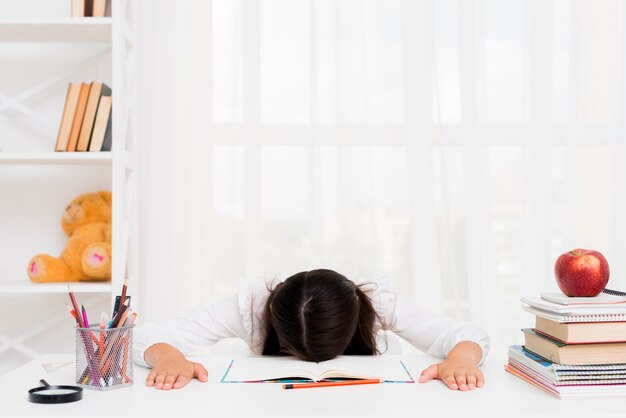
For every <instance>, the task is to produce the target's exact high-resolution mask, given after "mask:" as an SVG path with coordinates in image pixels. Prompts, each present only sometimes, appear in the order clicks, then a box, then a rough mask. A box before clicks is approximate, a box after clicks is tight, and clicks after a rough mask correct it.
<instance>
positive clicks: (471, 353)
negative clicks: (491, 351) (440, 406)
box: [419, 341, 485, 392]
mask: <svg viewBox="0 0 626 418" xmlns="http://www.w3.org/2000/svg"><path fill="white" fill-rule="evenodd" d="M481 357H482V350H481V348H480V347H479V346H478V344H476V343H473V342H470V341H463V342H460V343H458V344H457V345H456V346H454V348H453V349H452V350H450V352H449V353H448V357H447V358H446V359H445V360H444V361H442V362H441V363H437V364H433V365H431V366H429V367H427V368H426V369H424V371H422V375H421V376H420V378H419V382H420V383H425V382H428V381H429V380H432V379H439V380H441V381H443V382H444V383H445V384H446V385H448V387H449V388H450V389H452V390H461V391H463V392H465V391H468V390H474V389H476V388H481V387H483V385H484V384H485V379H484V377H483V374H482V372H481V371H480V370H479V369H478V367H477V366H476V364H478V362H479V361H480V359H481Z"/></svg>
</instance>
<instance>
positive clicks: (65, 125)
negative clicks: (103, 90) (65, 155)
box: [54, 83, 80, 151]
mask: <svg viewBox="0 0 626 418" xmlns="http://www.w3.org/2000/svg"><path fill="white" fill-rule="evenodd" d="M79 95H80V84H77V83H70V85H69V86H68V88H67V96H65V108H64V109H63V116H62V117H61V126H60V127H59V135H58V136H57V143H56V146H55V147H54V150H55V151H65V150H66V149H67V143H68V141H69V140H70V133H71V131H72V122H73V121H74V115H75V114H76V105H77V104H78V96H79Z"/></svg>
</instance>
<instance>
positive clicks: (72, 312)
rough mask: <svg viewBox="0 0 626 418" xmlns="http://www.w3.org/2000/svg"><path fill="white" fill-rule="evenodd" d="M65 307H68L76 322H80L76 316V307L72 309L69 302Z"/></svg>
mask: <svg viewBox="0 0 626 418" xmlns="http://www.w3.org/2000/svg"><path fill="white" fill-rule="evenodd" d="M65 308H66V309H67V311H68V312H69V313H70V315H72V317H73V318H74V320H75V321H76V322H78V318H76V312H74V309H72V308H71V307H70V305H68V304H67V303H66V304H65Z"/></svg>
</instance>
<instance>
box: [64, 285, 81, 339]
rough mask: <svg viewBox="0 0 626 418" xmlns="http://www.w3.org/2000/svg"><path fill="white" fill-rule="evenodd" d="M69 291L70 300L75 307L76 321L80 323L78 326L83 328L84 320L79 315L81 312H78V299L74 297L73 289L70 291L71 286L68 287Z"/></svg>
mask: <svg viewBox="0 0 626 418" xmlns="http://www.w3.org/2000/svg"><path fill="white" fill-rule="evenodd" d="M67 291H68V292H69V294H70V300H71V301H72V306H73V307H74V312H76V320H77V321H78V325H79V326H80V327H81V328H83V320H82V318H81V317H80V314H79V312H80V311H79V310H78V303H76V298H75V297H74V292H72V289H70V285H69V284H68V285H67Z"/></svg>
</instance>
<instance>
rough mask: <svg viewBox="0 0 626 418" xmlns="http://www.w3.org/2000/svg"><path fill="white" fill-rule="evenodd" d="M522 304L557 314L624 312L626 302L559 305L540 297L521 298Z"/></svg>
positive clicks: (625, 312) (625, 310)
mask: <svg viewBox="0 0 626 418" xmlns="http://www.w3.org/2000/svg"><path fill="white" fill-rule="evenodd" d="M520 301H521V302H522V304H526V305H530V306H532V307H535V308H539V309H543V310H545V311H549V312H553V313H557V314H570V315H571V314H575V315H589V314H593V315H609V314H626V303H603V304H595V305H561V304H559V303H554V302H550V301H547V300H545V299H542V298H528V297H527V298H522V299H520Z"/></svg>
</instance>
